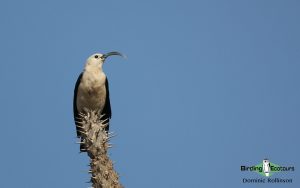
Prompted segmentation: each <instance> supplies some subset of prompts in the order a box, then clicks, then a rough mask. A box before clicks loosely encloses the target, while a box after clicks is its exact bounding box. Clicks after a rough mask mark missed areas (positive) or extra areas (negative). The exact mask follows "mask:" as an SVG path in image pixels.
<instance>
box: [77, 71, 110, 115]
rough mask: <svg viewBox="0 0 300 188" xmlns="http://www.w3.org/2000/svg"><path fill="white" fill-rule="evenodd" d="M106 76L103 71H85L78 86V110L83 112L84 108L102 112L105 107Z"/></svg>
mask: <svg viewBox="0 0 300 188" xmlns="http://www.w3.org/2000/svg"><path fill="white" fill-rule="evenodd" d="M105 80H106V76H105V74H104V73H103V72H102V71H85V72H84V73H83V75H82V78H81V82H80V84H79V86H78V93H77V109H78V110H79V111H80V112H83V110H84V108H87V109H89V110H97V111H98V110H100V111H102V109H103V107H104V105H105V99H106V88H105Z"/></svg>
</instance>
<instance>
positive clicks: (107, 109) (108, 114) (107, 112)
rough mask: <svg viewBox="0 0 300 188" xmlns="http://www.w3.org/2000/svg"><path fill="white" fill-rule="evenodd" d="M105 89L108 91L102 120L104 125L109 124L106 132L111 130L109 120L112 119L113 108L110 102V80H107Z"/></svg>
mask: <svg viewBox="0 0 300 188" xmlns="http://www.w3.org/2000/svg"><path fill="white" fill-rule="evenodd" d="M105 89H106V99H105V104H104V107H103V110H102V112H101V115H102V117H101V118H100V119H101V120H103V121H104V123H107V126H106V129H105V130H106V131H108V130H109V119H110V118H111V107H110V100H109V87H108V80H107V78H106V79H105Z"/></svg>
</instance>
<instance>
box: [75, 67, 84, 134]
mask: <svg viewBox="0 0 300 188" xmlns="http://www.w3.org/2000/svg"><path fill="white" fill-rule="evenodd" d="M82 74H83V73H81V74H80V75H79V77H78V79H77V81H76V84H75V89H74V98H73V114H74V121H75V124H76V132H77V137H80V132H79V131H81V129H80V128H79V127H78V126H80V123H79V122H80V121H81V118H80V116H79V112H78V110H77V105H76V103H77V92H78V87H79V84H80V81H81V78H82Z"/></svg>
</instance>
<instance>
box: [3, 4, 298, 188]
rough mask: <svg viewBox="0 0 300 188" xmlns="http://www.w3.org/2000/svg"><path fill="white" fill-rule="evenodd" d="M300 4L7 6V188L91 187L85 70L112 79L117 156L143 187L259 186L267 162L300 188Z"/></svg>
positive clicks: (127, 180)
mask: <svg viewBox="0 0 300 188" xmlns="http://www.w3.org/2000/svg"><path fill="white" fill-rule="evenodd" d="M299 8H300V3H299V2H298V1H293V0H289V1H278V0H272V1H271V0H266V1H259V0H252V1H246V0H242V1H240V0H239V1H238V0H230V1H214V0H207V1H196V0H195V1H183V0H182V1H179V0H178V1H171V0H166V1H159V0H152V1H137V0H126V1H116V0H111V1H102V0H88V1H70V0H66V1H58V0H53V1H37V0H28V1H16V0H2V1H1V2H0V23H1V31H0V33H1V35H0V41H1V43H0V50H1V63H0V84H1V86H2V88H1V93H0V96H1V97H0V103H1V106H2V107H1V108H0V114H1V133H2V135H1V137H0V142H1V157H0V159H1V160H0V177H2V178H1V180H0V187H26V188H27V187H28V188H31V187H43V188H48V187H49V188H50V187H51V188H53V187H74V188H81V187H88V186H89V184H87V183H85V182H86V181H88V180H89V175H88V174H87V171H88V166H87V164H88V157H87V156H86V154H79V146H78V145H76V144H75V142H76V138H75V136H76V133H75V125H74V122H73V114H72V98H73V89H74V85H75V81H76V79H77V76H78V75H79V74H80V72H81V71H82V69H83V66H84V63H85V60H86V59H87V57H88V56H90V55H91V54H93V53H95V52H102V53H105V52H109V51H115V50H117V51H120V52H123V53H124V54H126V55H127V56H128V59H127V60H123V59H121V58H118V57H113V58H110V59H109V60H107V61H108V63H106V64H105V65H104V70H105V72H106V74H107V76H108V78H109V81H110V94H111V103H112V113H113V117H112V122H111V126H110V128H111V130H112V131H114V132H115V133H116V134H117V137H115V138H113V140H112V143H113V145H114V147H113V148H112V149H111V150H110V155H111V158H112V159H113V160H114V161H115V162H116V164H115V167H116V169H117V171H118V173H119V174H120V176H121V182H122V184H123V185H124V186H125V187H130V188H138V187H143V188H150V187H158V188H160V187H161V188H166V187H169V188H181V187H190V188H198V187H233V188H235V187H239V188H240V187H253V186H257V185H253V184H243V183H242V182H241V180H242V178H260V176H259V175H258V174H255V173H253V172H252V173H251V172H241V171H240V166H241V165H256V164H258V163H260V162H261V161H262V160H263V159H264V158H266V157H267V158H269V159H270V161H272V162H273V163H276V164H279V165H293V166H295V167H296V170H295V171H294V172H290V173H279V174H276V176H275V175H274V177H279V178H294V183H292V184H284V185H282V184H281V185H280V184H279V185H274V184H261V185H260V186H261V187H273V186H275V187H276V186H278V187H279V186H280V187H299V179H297V178H296V177H300V176H299V175H300V174H299V171H298V168H297V167H298V166H299V165H300V160H299V159H300V153H299V149H298V146H297V143H299V142H300V138H299V123H300V116H299V112H300V99H299V96H300V88H299V80H300V74H299V68H300V62H299V60H300V53H299V52H300V37H299V33H300V25H299V17H300V12H299Z"/></svg>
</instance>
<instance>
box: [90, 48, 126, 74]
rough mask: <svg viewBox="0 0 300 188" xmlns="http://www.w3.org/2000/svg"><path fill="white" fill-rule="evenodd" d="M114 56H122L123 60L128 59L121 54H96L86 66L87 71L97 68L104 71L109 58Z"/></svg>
mask: <svg viewBox="0 0 300 188" xmlns="http://www.w3.org/2000/svg"><path fill="white" fill-rule="evenodd" d="M113 55H118V56H122V57H123V58H126V56H124V55H123V54H121V53H120V52H109V53H106V54H101V53H96V54H93V55H91V56H90V57H89V58H88V59H87V61H86V64H85V69H86V70H87V69H95V68H97V69H98V70H99V69H102V65H103V63H104V62H105V60H106V58H108V57H109V56H113Z"/></svg>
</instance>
